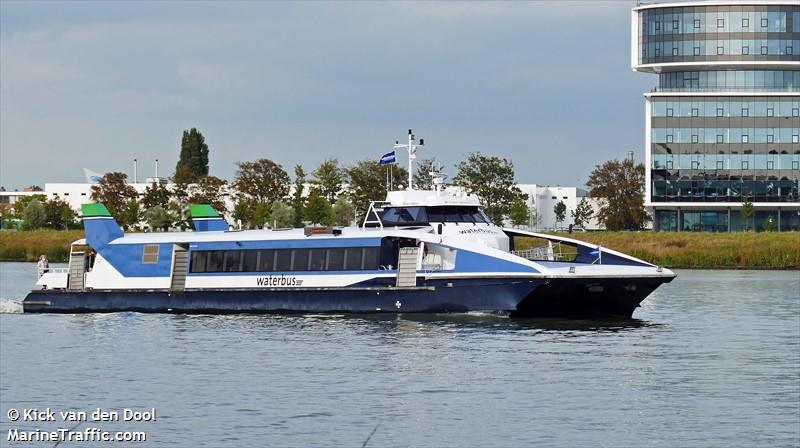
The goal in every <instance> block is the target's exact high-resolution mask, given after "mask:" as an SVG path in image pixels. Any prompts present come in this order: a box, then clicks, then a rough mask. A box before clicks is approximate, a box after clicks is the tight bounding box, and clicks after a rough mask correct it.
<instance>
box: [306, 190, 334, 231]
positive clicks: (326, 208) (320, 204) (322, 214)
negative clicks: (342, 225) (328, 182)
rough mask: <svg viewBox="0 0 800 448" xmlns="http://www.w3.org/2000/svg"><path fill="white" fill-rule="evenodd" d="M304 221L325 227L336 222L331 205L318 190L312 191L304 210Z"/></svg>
mask: <svg viewBox="0 0 800 448" xmlns="http://www.w3.org/2000/svg"><path fill="white" fill-rule="evenodd" d="M303 219H305V220H306V221H308V222H310V223H312V224H322V225H325V226H328V225H331V224H333V222H334V219H335V217H334V215H333V208H332V207H331V203H330V202H328V200H327V199H326V198H325V197H324V196H322V193H321V192H320V191H319V190H317V189H316V188H315V189H313V190H311V194H310V195H309V196H308V201H306V208H305V209H304V210H303Z"/></svg>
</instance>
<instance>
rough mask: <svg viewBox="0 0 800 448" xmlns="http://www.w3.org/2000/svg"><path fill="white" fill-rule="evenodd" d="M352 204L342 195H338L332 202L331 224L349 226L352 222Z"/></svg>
mask: <svg viewBox="0 0 800 448" xmlns="http://www.w3.org/2000/svg"><path fill="white" fill-rule="evenodd" d="M353 213H354V212H353V204H351V203H350V201H348V200H347V198H346V197H344V196H339V199H337V200H336V203H334V204H333V224H335V225H337V226H349V225H350V224H352V223H353Z"/></svg>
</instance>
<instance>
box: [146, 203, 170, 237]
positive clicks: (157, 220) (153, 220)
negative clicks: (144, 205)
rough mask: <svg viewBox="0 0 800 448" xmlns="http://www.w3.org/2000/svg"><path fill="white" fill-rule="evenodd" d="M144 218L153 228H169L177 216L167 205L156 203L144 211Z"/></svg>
mask: <svg viewBox="0 0 800 448" xmlns="http://www.w3.org/2000/svg"><path fill="white" fill-rule="evenodd" d="M144 220H145V221H146V222H147V224H148V225H149V226H150V228H151V229H153V230H164V231H166V230H168V229H169V227H170V226H171V225H172V223H173V222H174V221H175V216H174V215H173V214H172V213H170V211H169V210H167V208H166V207H163V206H161V205H155V206H153V207H150V208H149V209H147V210H146V211H145V212H144Z"/></svg>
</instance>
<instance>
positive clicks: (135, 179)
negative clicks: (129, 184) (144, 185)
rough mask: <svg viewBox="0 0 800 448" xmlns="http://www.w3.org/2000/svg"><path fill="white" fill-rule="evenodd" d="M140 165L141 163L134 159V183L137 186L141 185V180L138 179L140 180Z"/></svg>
mask: <svg viewBox="0 0 800 448" xmlns="http://www.w3.org/2000/svg"><path fill="white" fill-rule="evenodd" d="M138 163H139V161H138V160H136V159H133V183H135V184H136V183H139V179H138V178H139V172H138V168H139V167H138Z"/></svg>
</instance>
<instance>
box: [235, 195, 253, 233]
mask: <svg viewBox="0 0 800 448" xmlns="http://www.w3.org/2000/svg"><path fill="white" fill-rule="evenodd" d="M233 219H234V220H235V221H236V225H237V226H238V225H239V223H240V222H241V223H247V222H249V221H250V203H249V202H248V201H247V199H245V198H239V200H238V201H236V205H235V206H234V207H233Z"/></svg>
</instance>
